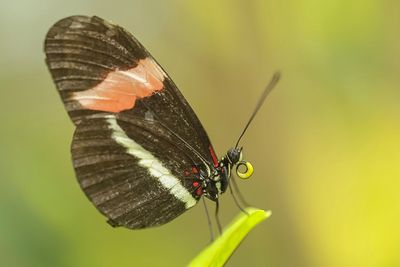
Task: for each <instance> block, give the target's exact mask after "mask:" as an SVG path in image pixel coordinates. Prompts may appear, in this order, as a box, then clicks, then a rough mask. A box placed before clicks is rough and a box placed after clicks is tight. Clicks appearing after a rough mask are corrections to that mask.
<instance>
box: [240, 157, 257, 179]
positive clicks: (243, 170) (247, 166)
mask: <svg viewBox="0 0 400 267" xmlns="http://www.w3.org/2000/svg"><path fill="white" fill-rule="evenodd" d="M253 172H254V168H253V165H251V163H250V162H248V161H240V162H239V163H238V164H237V165H236V174H237V175H238V176H239V178H241V179H248V178H250V176H251V175H253Z"/></svg>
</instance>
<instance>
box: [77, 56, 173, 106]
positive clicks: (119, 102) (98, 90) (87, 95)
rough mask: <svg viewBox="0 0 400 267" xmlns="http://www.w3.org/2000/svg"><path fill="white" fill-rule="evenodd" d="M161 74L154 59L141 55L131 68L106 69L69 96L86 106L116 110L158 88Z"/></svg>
mask: <svg viewBox="0 0 400 267" xmlns="http://www.w3.org/2000/svg"><path fill="white" fill-rule="evenodd" d="M165 76H166V75H165V73H164V72H163V71H162V70H161V68H160V67H159V66H158V65H157V63H155V62H154V60H152V59H151V58H145V59H142V60H140V61H139V62H138V65H137V66H136V67H134V68H132V69H129V70H125V71H121V70H117V71H113V72H110V73H109V74H108V75H107V77H106V78H105V79H104V81H102V82H101V83H99V84H98V85H96V86H95V87H93V88H91V89H88V90H85V91H80V92H75V93H74V94H73V96H72V99H74V100H76V101H78V102H79V104H81V106H82V107H84V108H87V109H91V110H101V111H108V112H120V111H123V110H127V109H131V108H133V107H134V106H135V102H136V99H138V98H144V97H147V96H151V95H152V94H153V93H155V92H156V91H159V90H162V89H163V87H164V85H163V81H164V78H165Z"/></svg>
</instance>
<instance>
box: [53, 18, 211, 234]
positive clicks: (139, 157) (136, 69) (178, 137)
mask: <svg viewBox="0 0 400 267" xmlns="http://www.w3.org/2000/svg"><path fill="white" fill-rule="evenodd" d="M45 52H46V62H47V65H48V67H49V69H50V72H51V74H52V77H53V79H54V82H55V83H56V86H57V88H58V91H59V93H60V96H61V98H62V100H63V102H64V104H65V107H66V109H67V111H68V113H69V116H70V117H71V119H72V121H73V122H74V124H75V125H76V130H75V134H74V138H73V142H72V148H71V152H72V157H73V164H74V168H75V171H76V175H77V178H78V181H79V183H80V185H81V187H82V189H83V191H84V192H85V194H86V195H87V196H88V198H89V199H90V200H91V201H92V202H93V204H94V205H95V206H96V208H97V209H98V210H99V211H100V212H102V213H103V214H104V215H106V216H107V217H108V218H109V219H110V223H111V224H112V225H122V226H125V227H128V228H144V227H149V226H155V225H161V224H164V223H166V222H168V221H170V220H172V219H173V218H175V217H177V216H178V215H180V214H181V213H183V212H184V211H185V210H186V209H188V208H190V207H192V206H194V205H195V204H196V202H197V200H198V199H199V197H200V194H198V191H196V188H194V187H193V182H194V181H195V180H196V179H197V178H196V176H195V175H194V174H193V173H191V174H190V175H188V170H191V169H193V166H196V168H198V169H196V173H197V172H198V171H200V170H202V171H204V172H207V171H209V166H212V165H213V164H215V163H216V159H215V156H213V155H214V151H213V149H212V146H211V144H210V141H209V139H208V137H207V134H206V132H205V131H204V128H203V127H202V125H201V123H200V121H199V120H198V118H197V117H196V115H195V113H194V112H193V110H192V109H191V107H190V106H189V104H188V103H187V101H186V100H185V99H184V97H183V96H182V94H181V93H180V92H179V90H178V89H177V88H176V86H175V84H174V83H173V82H172V80H171V79H170V78H169V77H168V75H167V74H166V73H165V72H164V71H163V69H162V68H161V67H160V66H159V65H158V64H157V63H156V61H155V60H154V59H153V58H152V57H151V55H150V54H149V53H148V52H147V51H146V49H145V48H144V47H143V46H142V45H141V44H140V43H139V42H138V41H137V40H136V39H135V38H134V37H133V36H132V35H131V34H129V33H128V32H127V31H125V30H124V29H123V28H121V27H119V26H116V25H113V24H111V23H108V22H106V21H104V20H102V19H101V18H98V17H86V16H73V17H68V18H65V19H63V20H61V21H59V22H57V23H56V24H55V25H54V26H53V27H52V28H51V29H50V30H49V32H48V34H47V36H46V41H45Z"/></svg>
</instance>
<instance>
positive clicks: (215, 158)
mask: <svg viewBox="0 0 400 267" xmlns="http://www.w3.org/2000/svg"><path fill="white" fill-rule="evenodd" d="M208 149H209V150H210V153H211V157H212V160H213V162H214V167H218V159H217V157H216V156H215V152H214V149H213V148H212V146H209V148H208Z"/></svg>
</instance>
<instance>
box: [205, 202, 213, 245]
mask: <svg viewBox="0 0 400 267" xmlns="http://www.w3.org/2000/svg"><path fill="white" fill-rule="evenodd" d="M203 204H204V209H205V211H206V216H207V222H208V229H210V235H211V242H212V241H214V231H213V228H212V223H211V218H210V214H209V213H208V208H207V204H206V200H205V198H204V197H203Z"/></svg>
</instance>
